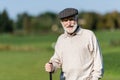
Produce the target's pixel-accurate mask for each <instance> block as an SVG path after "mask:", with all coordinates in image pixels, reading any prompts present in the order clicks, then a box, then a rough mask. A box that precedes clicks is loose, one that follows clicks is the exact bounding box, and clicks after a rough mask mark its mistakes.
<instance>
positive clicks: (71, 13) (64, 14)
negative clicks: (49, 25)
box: [58, 8, 78, 19]
mask: <svg viewBox="0 0 120 80" xmlns="http://www.w3.org/2000/svg"><path fill="white" fill-rule="evenodd" d="M77 14H78V10H77V9H75V8H65V9H64V10H62V11H61V12H59V14H58V18H60V19H63V18H66V17H70V16H74V15H77Z"/></svg>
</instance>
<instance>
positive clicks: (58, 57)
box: [50, 41, 62, 71]
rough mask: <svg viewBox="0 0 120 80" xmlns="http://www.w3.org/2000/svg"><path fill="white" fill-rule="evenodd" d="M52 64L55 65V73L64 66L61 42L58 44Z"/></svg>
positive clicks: (51, 60)
mask: <svg viewBox="0 0 120 80" xmlns="http://www.w3.org/2000/svg"><path fill="white" fill-rule="evenodd" d="M50 62H51V63H52V64H53V71H56V70H57V68H60V67H61V65H62V62H61V50H60V44H59V41H57V42H56V45H55V52H54V55H53V56H52V57H51V59H50Z"/></svg>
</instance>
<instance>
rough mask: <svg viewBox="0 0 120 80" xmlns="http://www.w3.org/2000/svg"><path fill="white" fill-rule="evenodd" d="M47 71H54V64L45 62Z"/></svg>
mask: <svg viewBox="0 0 120 80" xmlns="http://www.w3.org/2000/svg"><path fill="white" fill-rule="evenodd" d="M45 71H47V72H53V64H52V63H46V64H45Z"/></svg>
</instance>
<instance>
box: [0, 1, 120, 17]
mask: <svg viewBox="0 0 120 80" xmlns="http://www.w3.org/2000/svg"><path fill="white" fill-rule="evenodd" d="M66 7H73V8H77V9H78V10H79V11H94V12H98V13H101V14H104V13H107V12H112V11H115V10H116V11H118V12H120V0H0V12H2V11H3V10H4V9H6V10H7V12H8V14H9V16H10V17H11V18H13V19H15V18H16V16H17V14H20V13H23V12H27V13H29V14H31V15H38V14H40V13H43V12H46V11H51V12H56V13H58V12H59V11H61V10H62V9H64V8H66Z"/></svg>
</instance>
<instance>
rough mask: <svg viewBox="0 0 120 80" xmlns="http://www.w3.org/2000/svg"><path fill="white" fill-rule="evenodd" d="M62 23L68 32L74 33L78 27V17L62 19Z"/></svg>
mask: <svg viewBox="0 0 120 80" xmlns="http://www.w3.org/2000/svg"><path fill="white" fill-rule="evenodd" d="M61 24H62V26H63V28H64V30H65V31H66V32H67V33H70V34H71V33H73V32H74V31H75V30H76V28H77V17H75V16H73V17H67V18H64V19H61Z"/></svg>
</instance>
